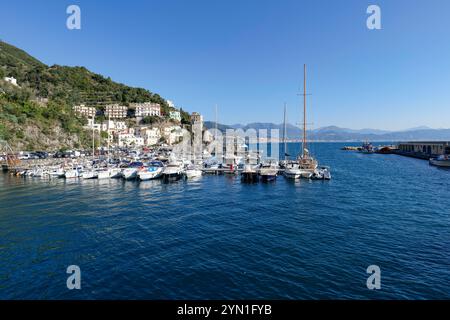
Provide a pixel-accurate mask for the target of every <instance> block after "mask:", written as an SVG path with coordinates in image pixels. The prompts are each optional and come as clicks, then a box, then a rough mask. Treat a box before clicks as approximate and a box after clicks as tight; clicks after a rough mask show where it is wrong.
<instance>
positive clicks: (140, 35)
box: [0, 0, 450, 130]
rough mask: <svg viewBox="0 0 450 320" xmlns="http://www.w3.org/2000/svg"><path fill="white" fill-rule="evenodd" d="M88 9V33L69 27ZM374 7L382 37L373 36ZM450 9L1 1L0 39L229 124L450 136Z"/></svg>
mask: <svg viewBox="0 0 450 320" xmlns="http://www.w3.org/2000/svg"><path fill="white" fill-rule="evenodd" d="M70 4H77V5H79V6H80V8H81V18H82V29H81V30H72V31H70V30H68V29H67V28H66V19H67V16H68V15H67V14H66V8H67V6H68V5H70ZM370 4H377V5H379V6H380V7H381V12H382V30H368V29H367V28H366V19H367V17H368V15H367V14H366V9H367V7H368V5H370ZM449 12H450V1H447V0H431V1H422V0H414V1H412V0H410V1H405V0H395V1H394V0H390V1H379V0H373V1H365V0H346V1H331V0H329V1H325V0H319V1H317V0H315V1H313V0H311V1H303V0H280V1H275V0H271V1H264V0H240V1H238V0H227V1H215V0H159V1H154V0H147V1H144V0H142V1H138V0H128V1H106V0H103V1H101V0H96V1H92V0H88V1H87V0H83V1H75V0H73V1H64V0H46V1H22V0H16V1H8V2H6V1H3V2H2V5H1V9H0V38H1V39H2V40H4V41H6V42H9V43H11V44H14V45H16V46H18V47H20V48H22V49H24V50H26V51H27V52H29V53H30V54H32V55H33V56H35V57H37V58H38V59H40V60H42V61H43V62H45V63H47V64H50V65H51V64H62V65H82V66H85V67H87V68H88V69H90V70H92V71H94V72H97V73H100V74H103V75H105V76H110V77H111V78H112V79H113V80H115V81H119V82H123V83H126V84H129V85H132V86H140V87H144V88H147V89H149V90H151V91H152V92H157V93H159V94H161V95H162V96H163V97H165V98H167V99H170V100H173V101H174V102H175V104H176V105H178V106H181V107H183V108H184V109H186V110H188V111H199V112H201V113H202V114H204V116H205V118H206V119H210V120H213V119H214V105H215V104H218V106H219V121H220V122H222V123H228V124H232V123H249V122H275V123H280V122H282V117H283V112H282V110H283V103H284V102H286V103H287V104H288V119H289V121H290V122H291V123H298V122H300V116H301V114H300V106H301V104H300V99H299V97H298V96H297V95H296V94H297V92H298V90H299V87H300V86H301V84H302V76H303V74H302V65H303V63H306V64H307V65H308V86H309V90H308V91H309V92H310V93H311V94H312V95H311V96H310V97H309V98H308V100H309V105H310V110H309V111H310V118H309V122H312V123H313V127H315V128H317V127H321V126H327V125H338V126H342V127H349V128H354V129H358V128H369V127H370V128H379V129H391V130H392V129H405V128H410V127H416V126H421V125H427V126H430V127H435V128H440V127H445V128H449V127H450V123H449V119H450V89H449V88H450V41H449V39H450V37H449V36H450V20H449V19H448V14H449Z"/></svg>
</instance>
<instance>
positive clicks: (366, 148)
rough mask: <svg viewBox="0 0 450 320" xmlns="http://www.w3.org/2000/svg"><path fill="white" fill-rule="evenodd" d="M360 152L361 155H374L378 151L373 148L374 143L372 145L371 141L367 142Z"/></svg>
mask: <svg viewBox="0 0 450 320" xmlns="http://www.w3.org/2000/svg"><path fill="white" fill-rule="evenodd" d="M358 150H359V152H360V153H365V154H372V153H375V151H376V150H375V148H374V147H373V145H372V143H370V142H369V141H365V142H364V143H363V145H362V146H361V147H360V148H359V149H358Z"/></svg>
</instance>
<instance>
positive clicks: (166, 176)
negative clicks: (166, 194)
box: [162, 172, 182, 182]
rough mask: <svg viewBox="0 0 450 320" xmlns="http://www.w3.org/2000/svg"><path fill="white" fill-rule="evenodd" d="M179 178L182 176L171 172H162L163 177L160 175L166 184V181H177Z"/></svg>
mask: <svg viewBox="0 0 450 320" xmlns="http://www.w3.org/2000/svg"><path fill="white" fill-rule="evenodd" d="M181 176H182V175H181V173H180V172H171V173H167V172H164V173H163V175H162V177H163V180H164V181H166V182H168V181H178V180H180V179H181Z"/></svg>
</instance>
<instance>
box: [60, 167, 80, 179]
mask: <svg viewBox="0 0 450 320" xmlns="http://www.w3.org/2000/svg"><path fill="white" fill-rule="evenodd" d="M80 175H81V169H80V168H73V169H70V170H67V171H66V172H65V173H64V177H65V178H66V179H72V178H78V177H79V176H80Z"/></svg>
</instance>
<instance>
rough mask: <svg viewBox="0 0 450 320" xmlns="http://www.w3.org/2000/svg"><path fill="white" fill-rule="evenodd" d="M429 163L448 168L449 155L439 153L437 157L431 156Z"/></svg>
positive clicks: (449, 166)
mask: <svg viewBox="0 0 450 320" xmlns="http://www.w3.org/2000/svg"><path fill="white" fill-rule="evenodd" d="M429 163H430V164H431V165H433V166H437V167H445V168H450V155H448V154H443V155H440V156H439V157H437V158H431V159H430V160H429Z"/></svg>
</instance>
